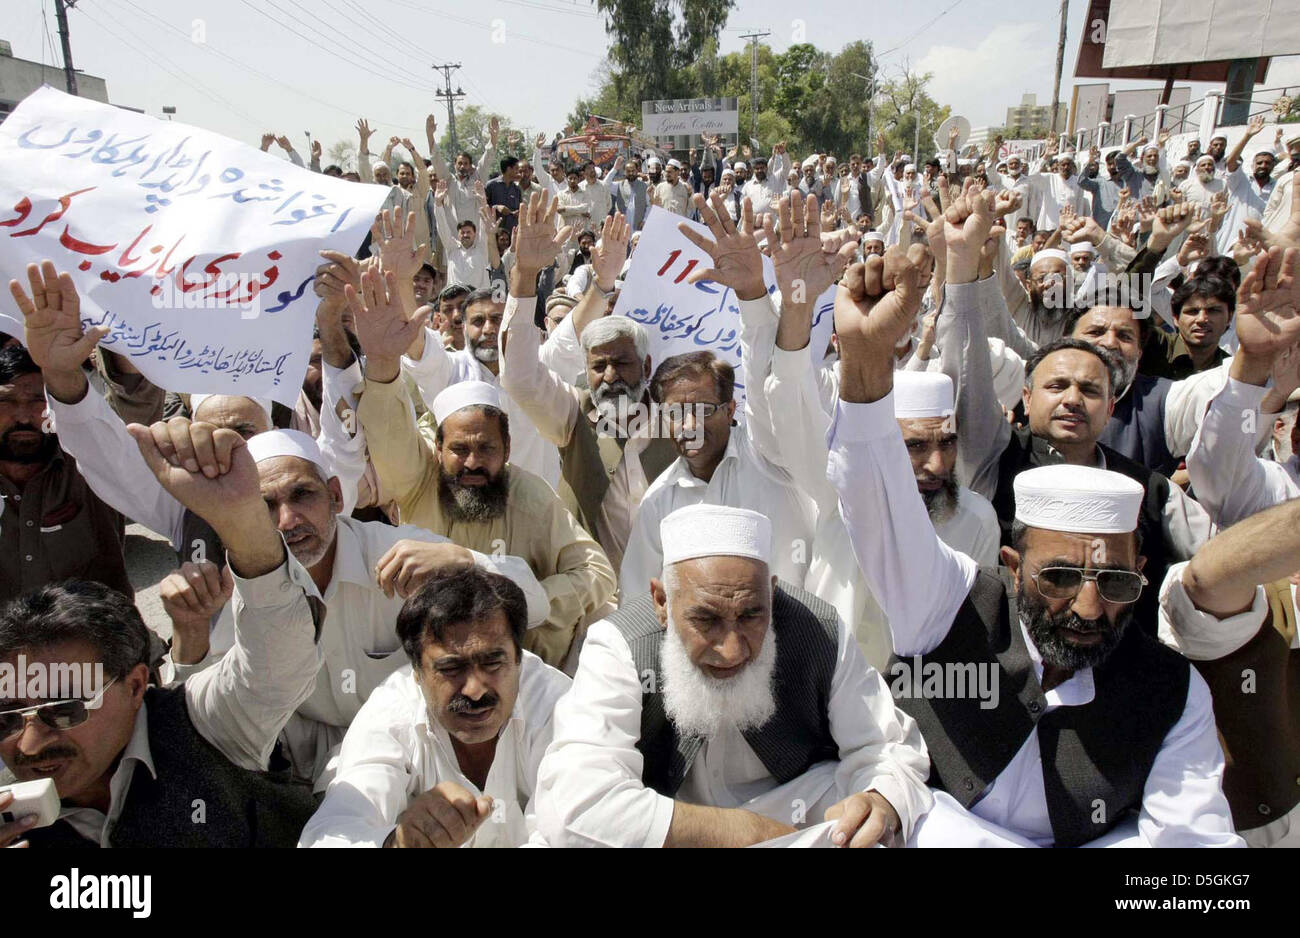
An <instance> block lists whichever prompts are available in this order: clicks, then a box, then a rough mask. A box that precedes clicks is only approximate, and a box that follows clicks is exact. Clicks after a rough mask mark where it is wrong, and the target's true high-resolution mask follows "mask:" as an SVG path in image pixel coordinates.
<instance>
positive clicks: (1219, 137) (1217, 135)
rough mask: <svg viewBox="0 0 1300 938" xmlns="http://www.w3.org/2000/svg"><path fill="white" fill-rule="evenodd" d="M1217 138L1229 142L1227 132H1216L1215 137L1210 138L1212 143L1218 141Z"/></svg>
mask: <svg viewBox="0 0 1300 938" xmlns="http://www.w3.org/2000/svg"><path fill="white" fill-rule="evenodd" d="M1216 140H1222V141H1223V142H1224V143H1227V142H1228V135H1227V134H1215V135H1214V136H1213V137H1211V138H1210V143H1213V142H1214V141H1216Z"/></svg>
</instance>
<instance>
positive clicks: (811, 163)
mask: <svg viewBox="0 0 1300 938" xmlns="http://www.w3.org/2000/svg"><path fill="white" fill-rule="evenodd" d="M816 165H817V154H816V153H814V154H813V155H812V156H810V157H807V158H806V159H805V160H804V161H803V162H802V163H800V164H799V167H800V169H807V168H808V167H809V166H816Z"/></svg>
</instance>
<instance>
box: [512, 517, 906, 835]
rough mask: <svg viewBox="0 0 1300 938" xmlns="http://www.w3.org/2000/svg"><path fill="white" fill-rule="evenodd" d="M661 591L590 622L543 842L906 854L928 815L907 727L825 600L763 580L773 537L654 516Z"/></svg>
mask: <svg viewBox="0 0 1300 938" xmlns="http://www.w3.org/2000/svg"><path fill="white" fill-rule="evenodd" d="M661 537H662V540H663V544H664V565H663V573H662V579H655V580H653V581H651V584H650V589H649V590H648V591H643V592H639V593H637V594H636V595H634V596H626V595H625V597H624V602H623V605H622V606H621V607H620V608H619V610H618V611H617V612H616V613H614V614H613V615H612V616H610V617H609V618H608V619H605V620H603V621H601V622H598V623H596V624H595V625H593V626H592V627H591V630H590V631H589V633H588V636H587V642H586V644H585V645H584V647H583V650H582V658H581V660H580V662H579V664H578V672H577V675H576V676H575V678H574V685H573V690H572V691H571V692H570V693H569V694H568V695H567V696H565V697H564V698H563V699H562V700H561V701H560V702H559V703H558V704H557V705H556V708H555V718H554V724H555V731H554V741H553V742H552V743H551V746H550V748H549V749H548V750H547V753H546V757H545V758H544V759H543V760H542V764H541V767H540V769H539V770H538V778H537V795H536V799H537V800H536V805H537V829H538V832H539V834H540V835H541V837H542V838H543V839H544V840H545V841H546V842H547V843H548V844H550V845H551V846H553V847H560V846H637V847H658V846H670V847H671V846H717V847H738V846H748V845H750V844H755V843H760V842H762V841H765V840H770V839H772V838H775V837H779V836H782V835H785V834H790V833H793V832H794V831H795V830H796V829H797V828H798V827H799V826H801V825H804V824H806V823H809V822H811V823H816V822H818V821H820V820H822V818H823V817H824V818H825V819H826V820H828V821H829V820H835V821H836V822H837V823H836V824H835V825H834V827H833V830H832V831H831V834H830V840H831V842H832V843H833V844H835V845H837V846H854V847H865V846H872V845H874V844H877V843H881V844H886V845H891V844H901V843H902V842H903V841H904V840H905V839H906V837H907V836H908V832H909V831H910V830H911V829H912V828H913V826H914V825H915V823H916V821H917V819H918V818H919V817H920V816H921V815H923V814H924V813H925V812H926V810H928V808H929V805H930V793H929V791H928V789H927V788H926V787H925V784H924V779H925V774H926V758H927V757H926V753H925V746H924V743H923V742H922V740H921V737H920V735H919V733H918V732H917V730H916V726H915V724H914V723H912V721H911V720H909V719H908V718H907V717H905V716H903V715H902V713H901V712H900V711H899V710H898V709H896V708H895V706H894V702H893V700H892V698H891V697H890V696H889V694H888V691H887V689H886V687H885V683H884V681H883V680H882V679H881V677H880V675H879V674H877V673H876V672H874V671H872V670H871V669H870V668H869V667H868V666H867V665H866V663H865V662H864V661H863V660H862V656H861V653H860V652H859V651H858V647H857V643H856V642H854V641H853V637H852V635H851V633H850V632H849V630H848V629H846V628H845V626H844V624H843V622H842V621H840V619H839V618H838V616H836V615H835V612H834V610H832V609H831V608H830V607H829V606H828V605H827V604H825V603H823V602H822V601H821V600H819V599H817V598H816V597H814V596H812V595H811V594H808V593H805V592H804V591H802V590H800V589H798V588H796V587H794V586H792V585H790V584H786V583H780V582H778V580H777V578H776V577H775V576H770V575H769V572H768V570H769V567H768V560H769V558H770V555H771V550H772V526H771V523H770V522H769V521H768V520H767V518H766V517H765V516H763V515H761V514H759V513H757V512H753V511H748V510H746V509H741V508H727V507H723V506H716V505H695V506H691V507H688V508H683V509H680V510H678V511H676V512H674V513H673V514H671V515H669V516H668V517H666V518H665V519H664V520H663V524H662V528H661Z"/></svg>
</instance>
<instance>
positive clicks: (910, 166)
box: [903, 163, 916, 173]
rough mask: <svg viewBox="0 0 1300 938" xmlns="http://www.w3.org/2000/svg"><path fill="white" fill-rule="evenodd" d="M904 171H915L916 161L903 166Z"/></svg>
mask: <svg viewBox="0 0 1300 938" xmlns="http://www.w3.org/2000/svg"><path fill="white" fill-rule="evenodd" d="M903 172H905V173H914V172H916V164H915V163H908V164H907V165H906V166H904V167H903Z"/></svg>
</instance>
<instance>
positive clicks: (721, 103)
mask: <svg viewBox="0 0 1300 938" xmlns="http://www.w3.org/2000/svg"><path fill="white" fill-rule="evenodd" d="M739 121H740V106H739V104H738V99H736V98H676V99H671V100H665V101H642V102H641V132H642V133H643V134H645V135H646V136H648V137H692V138H696V137H698V136H699V135H700V134H702V133H706V134H710V135H715V136H717V135H724V134H734V133H736V132H737V129H738V128H739V126H740V124H739Z"/></svg>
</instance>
